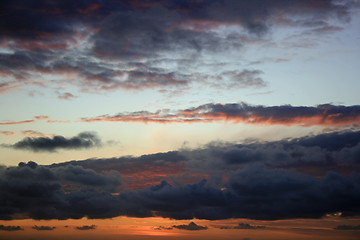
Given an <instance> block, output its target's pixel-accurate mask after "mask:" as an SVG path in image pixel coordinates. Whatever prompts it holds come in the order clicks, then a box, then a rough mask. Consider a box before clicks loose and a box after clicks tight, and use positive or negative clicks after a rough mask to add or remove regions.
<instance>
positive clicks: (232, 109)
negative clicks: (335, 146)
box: [82, 103, 360, 126]
mask: <svg viewBox="0 0 360 240" xmlns="http://www.w3.org/2000/svg"><path fill="white" fill-rule="evenodd" d="M82 121H84V122H100V121H109V122H144V123H147V122H155V123H192V122H203V123H208V122H219V121H228V122H233V123H245V124H262V125H275V124H280V125H300V126H313V125H320V126H342V125H352V124H358V123H360V106H358V105H354V106H341V105H332V104H324V105H318V106H315V107H307V106H291V105H282V106H261V105H249V104H247V103H232V104H231V103H228V104H220V103H218V104H212V103H209V104H204V105H201V106H198V107H195V108H189V109H184V110H179V111H175V112H172V111H171V110H159V111H157V112H148V111H138V112H132V113H119V114H117V115H113V116H111V115H102V116H98V117H94V118H83V119H82Z"/></svg>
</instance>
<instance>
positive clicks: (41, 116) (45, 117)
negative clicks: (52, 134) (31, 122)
mask: <svg viewBox="0 0 360 240" xmlns="http://www.w3.org/2000/svg"><path fill="white" fill-rule="evenodd" d="M34 118H35V119H36V120H44V119H49V118H50V117H49V116H46V115H40V116H34Z"/></svg>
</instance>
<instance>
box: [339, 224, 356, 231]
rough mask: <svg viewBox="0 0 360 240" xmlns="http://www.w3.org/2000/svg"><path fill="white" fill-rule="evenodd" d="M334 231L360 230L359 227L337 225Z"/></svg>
mask: <svg viewBox="0 0 360 240" xmlns="http://www.w3.org/2000/svg"><path fill="white" fill-rule="evenodd" d="M334 229H335V230H360V225H339V226H337V227H335V228H334Z"/></svg>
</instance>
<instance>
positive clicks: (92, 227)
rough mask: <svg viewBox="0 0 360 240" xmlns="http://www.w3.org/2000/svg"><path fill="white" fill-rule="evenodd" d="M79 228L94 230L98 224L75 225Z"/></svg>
mask: <svg viewBox="0 0 360 240" xmlns="http://www.w3.org/2000/svg"><path fill="white" fill-rule="evenodd" d="M75 229H77V230H93V229H96V225H84V226H81V227H75Z"/></svg>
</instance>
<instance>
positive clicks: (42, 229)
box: [32, 225, 56, 231]
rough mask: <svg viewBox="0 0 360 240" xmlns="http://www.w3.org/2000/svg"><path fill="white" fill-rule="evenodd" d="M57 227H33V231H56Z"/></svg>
mask: <svg viewBox="0 0 360 240" xmlns="http://www.w3.org/2000/svg"><path fill="white" fill-rule="evenodd" d="M55 228H56V227H51V226H37V225H35V226H33V227H32V229H35V230H37V231H51V230H54V229H55Z"/></svg>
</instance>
